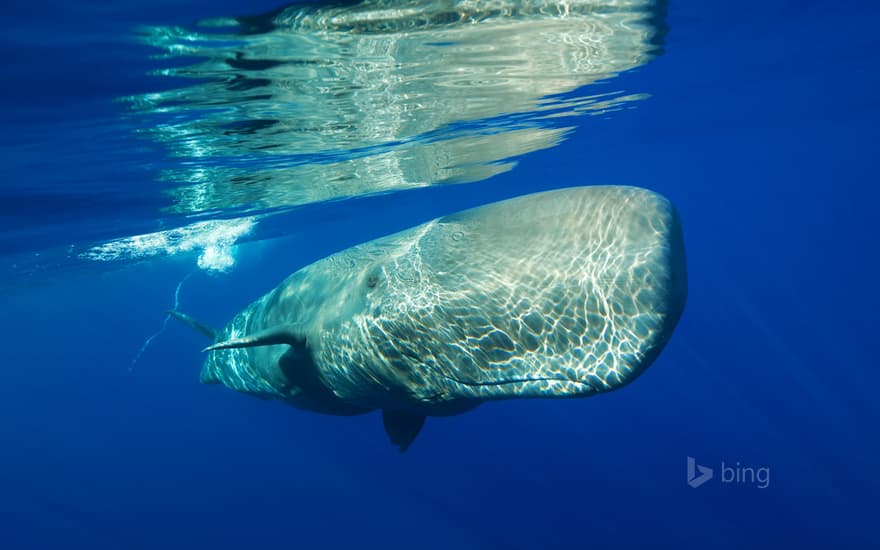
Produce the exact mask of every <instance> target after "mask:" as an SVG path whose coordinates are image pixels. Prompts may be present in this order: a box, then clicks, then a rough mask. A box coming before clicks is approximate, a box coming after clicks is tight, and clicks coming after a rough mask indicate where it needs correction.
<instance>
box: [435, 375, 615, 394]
mask: <svg viewBox="0 0 880 550" xmlns="http://www.w3.org/2000/svg"><path fill="white" fill-rule="evenodd" d="M441 376H442V377H443V378H445V379H447V380H449V381H451V382H453V383H455V384H460V385H462V386H465V387H467V388H470V389H471V390H472V391H474V393H476V394H477V396H479V397H480V398H482V399H505V398H514V397H517V398H519V397H560V396H564V395H571V394H573V393H575V394H578V395H588V394H593V393H599V392H602V391H607V390H608V389H610V388H609V387H607V385H598V386H597V385H596V384H593V383H591V382H589V381H584V380H572V379H570V378H564V377H560V376H528V377H522V378H508V379H504V380H466V379H463V378H458V377H456V376H450V375H448V374H442V375H441ZM560 388H565V389H566V390H567V391H566V392H565V393H560Z"/></svg>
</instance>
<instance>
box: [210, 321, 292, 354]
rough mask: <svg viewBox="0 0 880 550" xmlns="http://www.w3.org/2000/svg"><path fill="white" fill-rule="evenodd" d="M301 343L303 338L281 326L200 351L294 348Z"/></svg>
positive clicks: (288, 328)
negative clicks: (284, 345)
mask: <svg viewBox="0 0 880 550" xmlns="http://www.w3.org/2000/svg"><path fill="white" fill-rule="evenodd" d="M302 342H303V338H302V337H301V336H298V335H297V334H296V333H294V332H293V330H291V328H290V327H288V326H285V325H281V326H277V327H272V328H267V329H266V330H261V331H260V332H257V333H254V334H251V335H250V336H243V337H241V338H233V339H232V340H226V341H225V342H217V343H216V344H214V345H211V346H208V347H206V348H205V349H203V350H202V351H214V350H218V349H232V348H255V347H257V346H273V345H276V344H289V345H291V346H296V345H298V344H302Z"/></svg>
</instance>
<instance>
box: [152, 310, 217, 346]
mask: <svg viewBox="0 0 880 550" xmlns="http://www.w3.org/2000/svg"><path fill="white" fill-rule="evenodd" d="M165 313H167V314H168V315H170V316H172V317H174V318H175V319H178V320H180V321H183V322H184V323H186V324H187V325H189V326H191V327H192V328H194V329H196V330H197V331H199V332H201V333H202V334H204V335H205V336H207V337H208V338H210V339H211V340H216V339H217V331H216V330H214V329H212V328H211V327H209V326H207V325H205V324H202V323H200V322H198V321H196V320H195V319H193V318H192V317H190V316H189V315H187V314H186V313H181V312H179V311H174V310H170V311H166V312H165Z"/></svg>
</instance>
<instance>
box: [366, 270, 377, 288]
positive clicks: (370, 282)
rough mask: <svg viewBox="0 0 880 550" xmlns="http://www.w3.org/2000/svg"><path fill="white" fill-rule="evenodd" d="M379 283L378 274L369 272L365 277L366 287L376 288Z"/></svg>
mask: <svg viewBox="0 0 880 550" xmlns="http://www.w3.org/2000/svg"><path fill="white" fill-rule="evenodd" d="M378 283H379V276H378V275H376V274H375V273H371V274H370V275H369V276H368V277H367V288H376V285H377V284H378Z"/></svg>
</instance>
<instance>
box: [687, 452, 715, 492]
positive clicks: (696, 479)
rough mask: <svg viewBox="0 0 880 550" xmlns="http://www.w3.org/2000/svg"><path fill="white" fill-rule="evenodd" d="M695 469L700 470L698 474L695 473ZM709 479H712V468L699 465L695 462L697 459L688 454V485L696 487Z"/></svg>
mask: <svg viewBox="0 0 880 550" xmlns="http://www.w3.org/2000/svg"><path fill="white" fill-rule="evenodd" d="M697 470H699V471H700V475H697ZM710 479H712V468H709V467H708V466H700V465H699V464H697V460H696V459H695V458H694V457H692V456H689V457H688V485H690V486H691V487H693V488H694V489H696V488H697V487H699V486H700V485H702V484H704V483H706V482H707V481H709V480H710Z"/></svg>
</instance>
